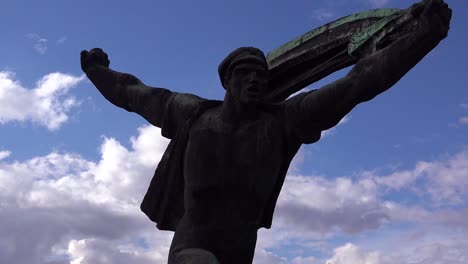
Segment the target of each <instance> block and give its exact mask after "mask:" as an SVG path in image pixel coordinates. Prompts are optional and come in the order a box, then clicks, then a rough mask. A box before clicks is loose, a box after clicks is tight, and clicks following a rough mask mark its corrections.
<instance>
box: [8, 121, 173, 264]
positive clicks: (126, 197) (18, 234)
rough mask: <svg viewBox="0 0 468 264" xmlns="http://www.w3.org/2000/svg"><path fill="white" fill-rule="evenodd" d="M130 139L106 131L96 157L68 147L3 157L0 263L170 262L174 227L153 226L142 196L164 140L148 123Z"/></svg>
mask: <svg viewBox="0 0 468 264" xmlns="http://www.w3.org/2000/svg"><path fill="white" fill-rule="evenodd" d="M148 139H151V142H146V141H147V140H148ZM131 145H132V147H131V148H130V149H127V148H125V147H123V146H122V145H121V144H120V143H119V142H118V141H116V140H115V139H112V138H105V139H104V142H103V144H102V146H101V159H100V160H99V161H98V162H92V161H88V160H85V159H83V158H82V157H80V156H79V155H76V154H69V153H62V154H59V153H50V154H48V155H45V156H40V157H35V158H32V159H30V160H27V161H23V162H19V161H14V162H6V161H0V225H1V226H2V228H1V229H0V256H1V259H2V262H5V263H18V264H29V263H47V262H48V261H53V263H80V264H88V263H89V264H91V263H93V264H96V263H97V264H99V263H138V264H140V263H165V261H166V254H167V251H168V247H169V244H170V240H171V233H170V232H156V229H155V226H154V224H153V223H152V222H151V221H149V220H148V219H147V218H146V216H144V215H143V213H141V212H140V210H139V203H140V202H141V199H142V196H143V194H144V193H145V191H146V188H147V186H148V184H149V181H150V179H151V176H152V175H153V171H154V169H155V166H156V165H157V162H158V160H159V159H160V158H161V155H162V152H160V153H159V152H158V150H161V149H164V148H165V146H166V145H167V140H166V139H164V138H162V137H161V136H160V130H159V129H158V128H155V127H151V126H147V127H141V128H140V129H139V135H138V136H137V137H134V138H133V139H132V141H131ZM145 145H150V146H155V150H154V149H151V150H148V149H146V148H142V147H141V146H145ZM147 150H148V151H147ZM147 156H152V157H153V158H154V160H153V162H152V163H151V165H150V163H149V162H148V161H147V160H146V159H142V157H147Z"/></svg>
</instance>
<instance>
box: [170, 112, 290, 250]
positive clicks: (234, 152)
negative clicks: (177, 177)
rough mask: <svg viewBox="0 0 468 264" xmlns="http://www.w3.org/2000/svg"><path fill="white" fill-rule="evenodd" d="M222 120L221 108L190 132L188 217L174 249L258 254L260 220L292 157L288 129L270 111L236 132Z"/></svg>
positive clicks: (186, 163) (186, 173)
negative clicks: (287, 137) (219, 250)
mask: <svg viewBox="0 0 468 264" xmlns="http://www.w3.org/2000/svg"><path fill="white" fill-rule="evenodd" d="M219 115H220V108H213V109H210V110H208V111H207V112H205V113H204V114H202V115H201V116H200V117H199V118H198V120H197V121H195V122H194V123H193V125H192V126H191V128H190V132H189V138H188V143H187V147H186V150H185V157H184V177H185V215H184V217H183V218H182V220H181V221H180V223H179V226H178V227H177V231H176V235H175V238H174V241H173V247H177V248H186V247H202V248H205V249H211V250H214V251H216V250H215V248H216V247H219V248H229V247H231V248H232V247H234V248H236V249H235V250H234V251H242V250H247V251H251V252H252V254H253V250H254V248H255V242H256V232H257V229H258V224H259V223H258V221H259V220H260V216H261V213H262V210H263V209H264V207H265V205H266V204H267V203H268V201H269V199H271V196H272V194H273V193H274V188H275V186H276V184H277V181H278V177H279V175H280V170H281V169H282V167H283V166H284V160H285V159H286V156H287V153H285V151H284V150H285V144H286V142H285V138H286V135H285V131H286V129H285V124H284V120H282V116H281V115H277V114H275V113H270V112H263V113H261V115H260V116H259V118H257V119H255V120H248V121H245V122H242V123H241V124H239V125H237V126H236V127H234V126H232V125H229V124H226V123H223V122H222V121H221V118H220V116H219ZM244 255H245V254H244Z"/></svg>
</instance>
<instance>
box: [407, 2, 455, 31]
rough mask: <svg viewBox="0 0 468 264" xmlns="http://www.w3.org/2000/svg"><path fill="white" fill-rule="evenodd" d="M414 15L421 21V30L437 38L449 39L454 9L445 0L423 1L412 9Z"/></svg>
mask: <svg viewBox="0 0 468 264" xmlns="http://www.w3.org/2000/svg"><path fill="white" fill-rule="evenodd" d="M410 11H411V12H412V14H413V15H414V16H416V17H419V19H420V21H419V22H420V23H419V25H420V29H421V30H422V31H423V32H425V33H428V34H430V35H431V36H433V37H434V38H437V39H438V40H441V39H444V38H445V37H447V34H448V31H449V29H450V19H451V18H452V9H450V8H449V7H448V5H447V4H446V3H445V2H444V1H443V0H423V1H422V2H421V3H418V4H415V5H413V6H412V7H411V8H410Z"/></svg>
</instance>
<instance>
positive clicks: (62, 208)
mask: <svg viewBox="0 0 468 264" xmlns="http://www.w3.org/2000/svg"><path fill="white" fill-rule="evenodd" d="M52 90H54V89H52V88H50V90H49V91H52ZM167 143H168V140H167V139H164V138H162V137H161V136H160V130H159V129H158V128H155V127H152V126H143V127H140V128H139V129H138V134H137V135H136V136H134V137H131V138H130V147H128V148H127V147H124V146H123V145H122V144H121V143H120V142H119V141H117V140H116V139H114V138H110V137H105V138H104V139H103V143H102V145H101V148H100V150H101V157H100V159H99V160H98V161H90V160H86V159H84V158H83V157H81V156H79V155H77V154H71V153H55V152H54V153H50V154H47V155H44V156H40V157H35V158H32V159H29V160H26V161H8V159H0V225H1V226H2V229H0V256H1V259H2V261H5V263H19V264H23V263H28V264H29V263H55V264H59V263H60V264H64V263H71V264H78V263H80V264H91V263H93V264H100V263H135V264H146V263H156V264H157V263H165V262H166V261H167V259H166V258H167V253H168V251H169V245H170V242H171V238H172V233H171V232H161V231H157V230H156V228H155V226H154V223H152V222H151V221H150V220H148V219H147V218H146V216H144V215H143V213H141V212H140V210H139V204H140V202H141V199H142V197H143V195H144V193H145V191H146V188H147V187H148V184H149V182H150V180H151V177H152V175H153V172H154V169H155V166H156V165H157V162H158V161H159V159H160V158H161V156H162V154H163V151H164V149H165V148H166V146H167ZM0 155H1V156H3V157H4V158H6V157H7V156H8V155H10V152H9V151H7V150H4V151H2V152H0ZM466 160H468V159H467V154H466V153H465V152H461V153H458V154H456V155H453V156H452V157H449V158H448V159H447V160H445V161H433V162H426V163H421V164H423V165H416V166H415V168H416V169H414V170H413V171H416V173H415V174H418V173H421V171H425V172H424V175H426V176H425V177H424V178H425V179H427V180H428V181H429V182H433V183H434V184H436V180H439V181H441V183H439V182H438V183H437V184H438V185H441V186H442V185H444V186H446V187H447V188H459V187H456V186H454V181H453V179H452V178H450V177H456V181H455V182H458V183H460V182H459V179H461V178H462V177H463V170H464V168H465V167H464V166H465V165H466V163H465V161H466ZM418 168H419V169H418ZM457 170H462V172H461V173H460V174H458V175H455V176H454V175H453V174H452V172H454V171H457ZM428 171H431V173H428ZM436 172H437V173H436ZM396 175H397V174H392V175H389V176H370V177H362V178H357V179H352V178H350V177H341V178H336V179H327V178H326V177H323V176H307V177H306V176H300V175H294V174H293V175H288V176H287V178H286V182H285V185H284V188H283V191H282V193H281V195H280V198H279V201H278V206H277V209H276V212H275V217H274V220H273V228H272V230H264V229H262V230H260V232H259V239H258V243H257V250H256V255H255V263H272V264H273V263H278V264H279V263H296V264H300V263H304V264H305V263H308V264H318V263H321V264H324V263H326V262H325V260H326V259H329V262H330V263H334V264H339V263H343V260H345V259H346V260H347V262H346V263H368V264H387V263H390V262H389V261H391V260H395V259H397V260H402V261H400V262H398V263H408V264H409V263H412V264H414V263H424V262H422V261H423V260H425V259H424V258H422V256H423V254H422V253H421V254H420V255H419V256H421V258H412V259H410V260H408V259H409V257H408V256H410V255H411V254H409V253H404V252H403V253H400V252H398V254H397V255H394V254H388V252H384V251H381V252H378V251H375V250H374V251H367V250H366V249H364V248H361V247H359V246H357V245H354V244H345V245H344V246H341V247H338V248H336V249H335V250H334V251H333V252H331V254H329V255H328V256H330V257H329V258H323V259H318V258H315V257H314V256H307V255H303V253H298V254H297V255H295V256H294V257H292V258H290V259H288V258H285V257H284V256H281V255H282V252H280V251H279V249H280V248H281V247H282V246H285V245H289V246H291V245H299V246H301V247H302V248H314V247H316V246H317V245H313V244H314V243H313V242H314V241H318V242H320V241H323V240H324V239H327V238H332V237H336V236H337V235H339V234H340V233H343V232H344V233H349V234H356V233H363V232H365V231H367V230H375V229H377V228H381V227H382V226H385V224H387V223H391V222H395V223H400V222H411V223H424V224H426V225H428V226H429V227H431V226H433V225H434V224H437V225H444V226H446V227H455V228H456V227H464V228H465V227H466V226H467V225H466V223H465V222H466V221H465V219H466V217H467V216H468V210H460V209H443V210H429V209H425V208H423V207H421V206H419V207H418V206H413V207H411V206H404V205H401V204H398V203H397V202H393V201H385V200H383V198H382V188H383V189H386V188H390V189H392V190H393V188H394V187H395V186H399V187H400V188H406V186H409V185H410V184H411V183H413V182H414V181H415V180H414V179H413V176H411V175H413V174H411V175H410V177H408V176H404V177H403V176H401V177H403V179H404V180H402V182H403V183H400V181H395V180H391V179H390V178H388V177H397V178H398V177H400V176H396ZM464 175H466V174H464ZM386 177H387V178H386ZM418 177H419V176H418ZM418 177H415V178H418ZM444 177H445V178H444ZM395 182H396V183H395ZM462 185H463V184H462ZM392 186H393V187H392ZM428 186H432V185H431V184H429V185H428ZM426 190H427V192H428V193H429V191H430V189H429V188H427V189H426ZM438 192H440V191H438ZM442 193H443V192H442ZM462 199H465V198H463V196H462ZM444 201H445V200H444ZM437 248H440V249H441V250H442V251H443V254H441V255H434V256H433V257H431V258H430V260H434V261H439V263H443V262H442V260H447V259H448V260H454V261H455V260H460V259H463V257H464V255H463V254H465V253H463V250H465V249H467V246H466V243H465V244H463V243H455V242H453V243H452V242H450V243H449V242H447V241H443V240H435V241H429V242H427V243H424V244H417V245H413V246H412V247H411V250H413V251H414V252H425V253H424V254H426V256H432V255H431V254H432V253H430V252H437V250H436V249H437ZM422 249H424V250H422ZM397 250H402V249H401V248H397ZM418 250H419V251H418ZM421 250H422V251H421ZM431 250H432V251H431ZM451 252H452V253H453V252H455V253H453V254H455V255H450V254H452V253H451ZM465 252H468V251H467V250H465ZM414 254H416V253H414ZM434 254H436V253H434ZM438 259H440V260H438ZM403 260H404V261H406V262H404V261H403ZM426 260H427V259H426ZM332 261H333V262H332ZM340 261H341V262H340ZM350 261H355V262H350ZM418 261H419V262H418ZM392 263H397V262H392ZM431 263H437V262H431ZM446 263H450V262H446ZM453 263H461V262H460V261H459V262H453Z"/></svg>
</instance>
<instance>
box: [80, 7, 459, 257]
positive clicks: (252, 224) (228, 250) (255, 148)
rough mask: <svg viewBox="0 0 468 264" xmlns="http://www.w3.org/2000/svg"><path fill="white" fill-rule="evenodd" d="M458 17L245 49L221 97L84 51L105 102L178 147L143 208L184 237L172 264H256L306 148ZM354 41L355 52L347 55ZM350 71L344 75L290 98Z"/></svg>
mask: <svg viewBox="0 0 468 264" xmlns="http://www.w3.org/2000/svg"><path fill="white" fill-rule="evenodd" d="M450 18H451V10H450V9H449V8H448V6H447V4H445V3H444V2H443V1H441V0H425V1H423V2H421V3H419V4H415V5H413V6H412V7H410V8H408V9H406V10H403V11H399V13H398V14H393V13H392V14H390V15H386V16H385V17H384V19H386V20H385V21H384V22H385V23H383V24H381V26H379V27H380V28H379V29H378V30H375V26H374V27H373V28H371V29H369V31H366V32H367V33H366V32H364V35H365V36H364V39H365V41H364V42H365V43H364V42H362V41H361V42H362V43H364V44H362V45H361V44H359V43H361V42H359V41H360V40H359V37H358V38H357V39H356V38H354V39H351V38H350V37H349V36H348V35H349V34H348V35H346V34H347V33H348V32H350V31H352V30H355V29H356V28H357V26H353V24H350V23H351V22H353V23H357V22H356V19H355V20H350V21H351V22H349V23H348V22H347V23H344V22H343V21H341V20H340V21H341V22H338V23H335V24H333V25H335V26H336V25H344V26H345V27H347V28H344V29H343V28H341V29H340V30H342V32H341V33H330V34H338V35H334V36H335V38H334V39H333V40H339V39H340V36H341V37H343V36H345V37H343V39H345V40H344V41H343V42H342V43H341V44H340V43H338V42H339V41H332V42H333V43H334V44H327V45H328V46H327V47H330V45H335V44H336V43H338V44H336V45H335V46H333V47H332V48H330V49H328V50H325V51H324V49H325V48H324V47H323V46H324V45H322V46H320V45H318V44H323V43H325V42H326V41H327V39H328V41H329V39H330V38H325V37H324V38H323V40H320V37H321V36H323V34H325V33H324V32H325V31H324V30H323V29H320V30H318V31H315V33H313V34H316V35H317V36H318V37H317V38H319V39H318V40H314V41H315V42H314V43H315V44H317V43H318V44H317V45H316V46H313V45H312V46H311V45H308V44H307V45H305V44H304V43H306V42H307V41H309V39H310V36H311V35H312V33H310V34H309V33H308V34H309V35H307V36H302V38H301V39H300V41H297V40H295V41H294V42H291V43H292V44H291V43H289V44H288V45H286V46H284V47H282V48H281V49H280V50H279V51H275V52H273V53H270V55H271V54H273V55H272V57H270V58H266V57H265V55H264V54H263V52H262V51H260V50H259V49H256V48H253V47H246V48H239V49H237V50H235V51H233V52H232V53H231V54H229V55H228V56H227V57H226V58H225V59H224V60H223V62H222V63H221V64H220V66H219V69H218V70H219V76H220V78H221V83H222V86H223V87H224V89H226V95H225V97H224V100H223V101H216V100H207V99H203V98H200V97H198V96H195V95H192V94H185V93H176V92H172V91H170V90H167V89H164V88H156V87H150V86H147V85H145V84H144V83H142V82H141V81H140V80H139V79H137V78H136V77H134V76H132V75H130V74H126V73H120V72H117V71H114V70H111V69H110V68H109V60H108V57H107V54H106V53H104V52H103V51H102V50H101V49H98V48H96V49H92V50H90V51H89V52H88V51H82V53H81V67H82V69H83V71H84V72H85V73H86V75H87V76H88V78H89V79H90V80H91V81H92V83H93V84H94V85H95V86H96V87H97V89H98V90H99V91H100V92H101V93H102V95H103V96H104V97H105V98H106V99H107V100H109V101H110V102H111V103H113V104H114V105H116V106H118V107H121V108H124V109H126V110H127V111H131V112H135V113H138V114H139V115H141V116H142V117H144V118H145V119H146V120H148V122H150V123H151V124H153V125H155V126H157V127H160V128H161V131H162V135H163V136H164V137H167V138H169V139H171V142H170V144H169V146H168V148H167V150H166V152H165V154H164V156H163V158H162V159H161V161H160V163H159V165H158V168H157V170H156V172H155V176H154V177H153V179H152V182H151V184H150V187H149V189H148V192H147V194H146V195H145V198H144V200H143V203H142V205H141V209H142V210H143V211H144V212H145V213H146V214H147V215H148V217H149V218H150V219H151V220H153V221H154V222H156V223H157V227H158V228H159V229H162V230H172V231H175V235H174V238H173V241H172V245H171V249H170V253H169V263H222V264H228V263H237V264H244V263H251V262H252V259H253V256H254V250H255V244H256V240H257V230H258V229H259V228H262V227H264V228H270V227H271V223H272V216H273V211H274V208H275V204H276V201H277V198H278V195H279V193H280V190H281V187H282V185H283V182H284V178H285V175H286V172H287V170H288V166H289V164H290V162H291V160H292V158H293V157H294V155H295V154H296V152H297V151H298V149H299V147H300V146H301V144H311V143H314V142H316V141H318V140H319V139H320V135H321V132H322V131H324V130H327V129H330V128H332V127H333V126H335V125H336V124H337V123H338V122H339V121H340V120H341V119H342V118H343V117H344V116H345V115H346V114H347V113H349V112H350V111H351V110H352V109H353V108H354V107H355V106H356V105H358V104H359V103H362V102H365V101H368V100H371V99H372V98H374V97H375V96H376V95H378V94H380V93H382V92H384V91H386V90H387V89H389V88H390V87H392V85H394V84H395V83H396V82H397V81H398V80H399V79H400V78H402V77H403V75H405V74H406V73H407V72H408V71H409V70H410V69H411V68H412V67H414V66H415V65H416V64H417V63H418V62H419V61H420V60H421V59H422V58H423V57H424V56H425V55H426V54H427V53H429V52H430V51H431V50H432V49H433V48H435V47H436V46H437V45H438V43H439V42H440V41H441V40H442V39H444V38H445V37H446V36H447V33H448V29H449V22H450ZM366 21H369V20H366ZM379 21H381V20H379ZM345 22H346V21H345ZM366 23H367V22H366ZM372 23H374V22H372ZM382 25H383V26H382ZM404 25H410V26H404ZM359 27H361V26H358V28H359ZM329 28H330V25H327V29H329ZM381 29H384V31H382V30H381ZM372 30H373V31H372ZM337 31H339V30H338V29H337V30H334V32H337ZM317 32H318V33H317ZM382 32H383V33H382ZM320 34H322V35H320ZM327 34H328V33H327ZM366 34H367V35H366ZM354 35H355V34H354ZM361 37H362V34H361ZM308 38H309V39H308ZM301 41H302V42H301ZM317 41H318V42H317ZM330 43H331V42H330ZM369 43H370V44H369ZM294 45H295V46H294ZM350 45H354V46H356V45H357V46H359V47H358V48H357V49H355V50H358V52H351V53H350V52H348V53H347V52H344V50H346V47H348V48H349V46H350ZM311 47H312V48H311ZM313 47H319V48H313ZM343 47H345V48H343ZM304 48H305V49H308V50H306V51H307V52H298V49H304ZM278 54H279V55H278ZM304 54H306V55H304ZM314 54H315V55H314ZM330 54H331V55H330ZM350 54H351V55H350ZM270 55H269V56H270ZM337 58H338V59H337ZM275 63H276V64H275ZM351 64H355V66H354V67H353V68H352V70H351V71H350V72H349V73H348V74H347V75H346V76H345V77H344V78H342V79H339V80H337V81H335V82H333V83H331V84H328V85H326V86H324V87H322V88H320V89H318V90H314V91H309V92H304V93H300V94H298V95H295V96H292V97H290V98H288V99H285V98H286V97H287V96H289V95H290V94H291V93H293V92H294V91H296V90H298V89H300V88H302V87H304V86H306V85H308V84H310V83H311V82H313V81H315V80H316V79H319V78H321V77H323V76H326V75H327V74H329V73H331V72H333V71H335V70H336V69H338V68H343V67H345V66H347V65H351ZM310 69H313V71H310ZM290 87H294V88H293V89H289V88H290ZM288 89H289V90H288ZM291 224H292V225H293V224H294V223H291Z"/></svg>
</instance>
